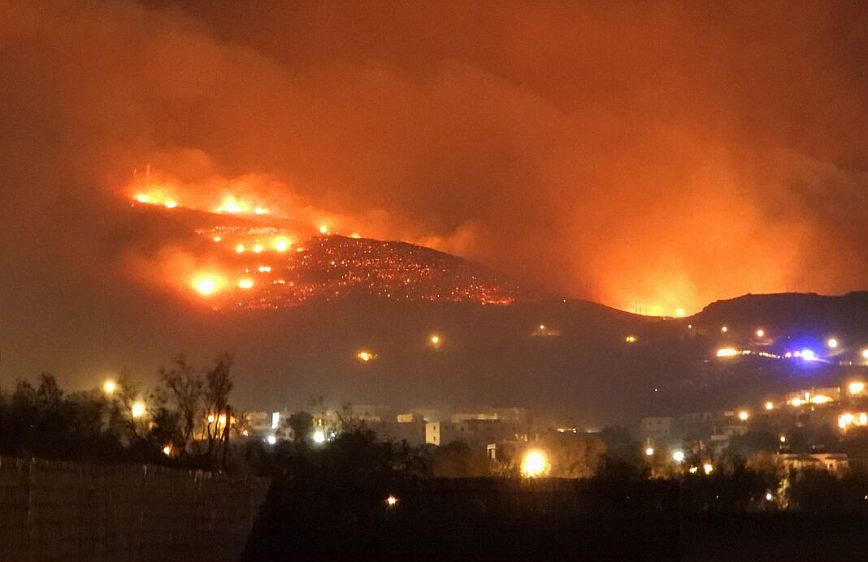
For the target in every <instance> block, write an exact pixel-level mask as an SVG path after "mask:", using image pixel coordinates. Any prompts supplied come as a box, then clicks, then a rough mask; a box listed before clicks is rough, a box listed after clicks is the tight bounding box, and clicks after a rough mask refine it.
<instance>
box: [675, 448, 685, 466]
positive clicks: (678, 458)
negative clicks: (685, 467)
mask: <svg viewBox="0 0 868 562" xmlns="http://www.w3.org/2000/svg"><path fill="white" fill-rule="evenodd" d="M672 460H674V461H675V462H677V463H682V462H684V451H675V452H674V453H672Z"/></svg>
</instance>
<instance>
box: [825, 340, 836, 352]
mask: <svg viewBox="0 0 868 562" xmlns="http://www.w3.org/2000/svg"><path fill="white" fill-rule="evenodd" d="M826 345H827V346H828V347H829V349H837V348H838V340H837V338H829V339H828V340H826Z"/></svg>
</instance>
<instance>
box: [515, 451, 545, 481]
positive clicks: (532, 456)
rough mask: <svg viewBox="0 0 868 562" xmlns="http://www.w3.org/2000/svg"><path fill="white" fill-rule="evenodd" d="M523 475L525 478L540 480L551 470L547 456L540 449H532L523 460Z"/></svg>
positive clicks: (521, 468)
mask: <svg viewBox="0 0 868 562" xmlns="http://www.w3.org/2000/svg"><path fill="white" fill-rule="evenodd" d="M520 470H521V474H522V476H524V477H525V478H539V477H540V476H544V475H546V474H547V473H548V472H549V470H551V465H550V464H549V461H548V458H547V457H546V454H545V453H543V452H542V451H540V450H539V449H531V450H530V451H528V452H527V453H525V455H524V457H523V458H522V459H521V467H520Z"/></svg>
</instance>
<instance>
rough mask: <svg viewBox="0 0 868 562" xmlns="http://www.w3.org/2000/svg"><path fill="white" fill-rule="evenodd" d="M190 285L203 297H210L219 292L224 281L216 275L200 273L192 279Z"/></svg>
mask: <svg viewBox="0 0 868 562" xmlns="http://www.w3.org/2000/svg"><path fill="white" fill-rule="evenodd" d="M190 284H191V286H192V287H193V289H195V290H196V292H197V293H199V294H200V295H202V296H203V297H210V296H211V295H214V294H215V293H217V292H218V291H220V290H221V289H222V288H223V286H224V285H225V284H226V281H225V280H224V279H223V278H222V277H220V276H218V275H214V274H210V273H202V274H199V275H196V276H195V277H193V280H192V281H191V282H190Z"/></svg>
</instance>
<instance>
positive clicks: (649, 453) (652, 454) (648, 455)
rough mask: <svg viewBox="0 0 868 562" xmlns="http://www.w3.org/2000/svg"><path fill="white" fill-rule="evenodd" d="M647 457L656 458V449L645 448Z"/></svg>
mask: <svg viewBox="0 0 868 562" xmlns="http://www.w3.org/2000/svg"><path fill="white" fill-rule="evenodd" d="M645 456H646V457H653V456H654V447H646V448H645Z"/></svg>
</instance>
